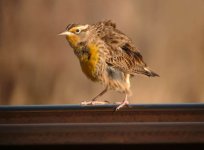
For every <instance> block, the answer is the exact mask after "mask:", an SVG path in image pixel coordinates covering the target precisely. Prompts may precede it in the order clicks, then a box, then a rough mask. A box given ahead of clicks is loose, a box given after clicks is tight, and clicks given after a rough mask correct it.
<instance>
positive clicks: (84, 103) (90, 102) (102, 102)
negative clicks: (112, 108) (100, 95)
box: [81, 100, 110, 105]
mask: <svg viewBox="0 0 204 150" xmlns="http://www.w3.org/2000/svg"><path fill="white" fill-rule="evenodd" d="M109 103H110V102H109V101H96V100H94V101H93V100H92V101H82V102H81V105H104V104H109Z"/></svg>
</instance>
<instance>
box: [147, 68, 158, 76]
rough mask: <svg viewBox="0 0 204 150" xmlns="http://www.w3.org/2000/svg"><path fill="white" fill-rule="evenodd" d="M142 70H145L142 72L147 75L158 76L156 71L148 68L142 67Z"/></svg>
mask: <svg viewBox="0 0 204 150" xmlns="http://www.w3.org/2000/svg"><path fill="white" fill-rule="evenodd" d="M144 70H145V72H144V74H145V75H147V76H148V77H160V76H159V75H158V74H157V73H155V72H154V71H152V70H150V69H148V68H144Z"/></svg>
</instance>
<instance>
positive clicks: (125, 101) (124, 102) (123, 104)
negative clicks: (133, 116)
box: [116, 94, 129, 111]
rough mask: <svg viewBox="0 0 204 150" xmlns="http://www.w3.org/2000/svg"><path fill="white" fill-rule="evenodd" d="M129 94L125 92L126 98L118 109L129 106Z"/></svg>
mask: <svg viewBox="0 0 204 150" xmlns="http://www.w3.org/2000/svg"><path fill="white" fill-rule="evenodd" d="M127 98H128V95H127V94H125V99H124V100H123V101H122V103H121V104H120V105H119V106H118V107H117V108H116V111H117V110H119V109H121V108H123V107H124V106H128V104H129V102H128V100H127Z"/></svg>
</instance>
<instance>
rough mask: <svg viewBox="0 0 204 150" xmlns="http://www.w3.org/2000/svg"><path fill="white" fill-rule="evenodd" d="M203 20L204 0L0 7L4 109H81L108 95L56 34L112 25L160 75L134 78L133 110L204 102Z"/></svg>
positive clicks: (43, 0) (20, 1)
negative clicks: (62, 106)
mask: <svg viewBox="0 0 204 150" xmlns="http://www.w3.org/2000/svg"><path fill="white" fill-rule="evenodd" d="M203 15H204V0H165V1H164V0H125V1H124V0H111V1H110V0H60V1H57V0H35V1H31V0H0V104H2V105H3V104H4V105H5V104H7V105H21V104H79V103H80V102H81V101H83V100H89V99H91V98H92V97H94V96H95V95H96V94H98V93H99V92H101V90H102V89H103V88H104V87H103V86H102V85H100V84H98V83H93V82H92V81H90V80H89V79H87V78H86V76H85V75H84V74H83V73H82V71H81V68H80V65H79V62H78V59H77V58H76V57H75V55H74V53H73V50H72V49H71V48H70V46H69V45H68V43H67V41H66V40H65V38H64V37H61V36H57V34H58V33H60V32H62V31H64V30H65V28H66V26H67V25H68V24H69V23H82V24H87V23H88V24H92V23H95V22H98V21H101V20H105V19H111V20H113V21H114V22H115V23H117V27H118V28H119V29H120V30H121V31H123V32H124V33H125V34H127V35H128V36H129V37H131V39H132V40H133V41H134V43H135V45H136V47H138V49H140V51H141V53H142V55H143V57H144V60H145V62H146V63H147V64H148V65H149V66H150V67H151V68H152V69H153V70H154V71H156V72H157V73H159V74H160V76H161V77H160V78H148V77H145V76H136V77H134V78H132V80H131V86H132V91H133V95H132V97H131V98H130V102H131V103H182V102H184V103H185V102H204V67H203V64H204V16H203ZM123 96H124V95H122V94H120V93H117V92H113V91H110V92H108V93H107V94H106V95H105V96H103V97H102V99H103V100H109V101H111V102H115V101H121V100H122V99H123Z"/></svg>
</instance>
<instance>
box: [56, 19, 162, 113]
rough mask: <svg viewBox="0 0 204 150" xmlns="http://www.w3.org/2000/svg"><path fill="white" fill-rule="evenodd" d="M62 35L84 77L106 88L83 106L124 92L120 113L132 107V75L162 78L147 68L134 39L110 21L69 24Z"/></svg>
mask: <svg viewBox="0 0 204 150" xmlns="http://www.w3.org/2000/svg"><path fill="white" fill-rule="evenodd" d="M59 35H65V36H66V39H67V41H68V42H69V44H70V46H71V47H72V48H73V49H74V53H75V55H76V56H77V57H78V59H79V62H80V65H81V69H82V71H83V72H84V73H85V75H86V76H87V77H88V78H89V79H91V80H92V81H95V82H100V83H102V84H103V85H105V89H104V90H103V91H102V92H101V93H99V94H98V95H97V96H96V97H94V98H93V99H92V100H91V101H84V102H82V104H87V105H88V104H92V105H93V104H96V103H97V102H100V101H97V99H98V98H99V97H100V96H102V95H103V94H104V93H106V92H107V91H108V90H109V89H112V90H116V91H119V92H122V93H125V98H124V100H123V101H122V102H121V103H120V105H119V106H118V107H117V108H116V110H119V109H120V108H122V107H124V106H125V105H128V104H129V102H128V99H127V98H128V96H130V94H131V91H130V76H134V75H136V74H143V75H146V76H149V77H155V76H159V75H158V74H156V73H155V72H153V71H151V70H150V69H149V68H148V67H147V65H146V63H145V62H144V61H143V57H142V55H141V53H140V52H139V51H138V49H137V48H136V47H135V46H134V44H133V42H132V41H131V39H130V38H128V37H127V36H126V35H125V34H124V33H122V32H121V31H120V30H118V29H117V28H116V24H115V23H113V22H112V21H110V20H108V21H101V22H98V23H96V24H93V25H88V24H86V25H80V24H69V25H68V26H67V28H66V31H65V32H63V33H61V34H59ZM104 103H105V101H104Z"/></svg>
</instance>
